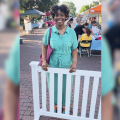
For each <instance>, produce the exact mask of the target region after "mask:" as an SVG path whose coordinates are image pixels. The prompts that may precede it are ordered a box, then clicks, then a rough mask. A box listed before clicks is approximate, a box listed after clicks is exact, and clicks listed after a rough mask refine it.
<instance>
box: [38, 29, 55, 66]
mask: <svg viewBox="0 0 120 120" xmlns="http://www.w3.org/2000/svg"><path fill="white" fill-rule="evenodd" d="M51 31H52V28H50V31H49V38H48V47H47V56H46V62H47V63H48V64H49V58H50V55H51V53H52V51H53V49H52V48H51V47H50V38H51ZM39 65H40V66H42V53H41V55H40V64H39Z"/></svg>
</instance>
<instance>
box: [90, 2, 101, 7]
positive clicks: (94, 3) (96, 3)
mask: <svg viewBox="0 0 120 120" xmlns="http://www.w3.org/2000/svg"><path fill="white" fill-rule="evenodd" d="M97 5H99V2H98V1H93V2H92V3H91V4H90V8H91V7H94V6H97Z"/></svg>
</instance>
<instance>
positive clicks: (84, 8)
mask: <svg viewBox="0 0 120 120" xmlns="http://www.w3.org/2000/svg"><path fill="white" fill-rule="evenodd" d="M89 9H90V7H89V5H84V6H82V8H81V10H80V12H79V13H82V12H84V11H87V10H89Z"/></svg>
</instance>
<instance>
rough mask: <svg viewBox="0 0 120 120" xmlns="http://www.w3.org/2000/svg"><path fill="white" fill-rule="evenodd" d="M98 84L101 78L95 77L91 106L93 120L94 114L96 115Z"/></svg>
mask: <svg viewBox="0 0 120 120" xmlns="http://www.w3.org/2000/svg"><path fill="white" fill-rule="evenodd" d="M98 84H99V78H98V77H95V78H94V82H93V89H92V97H91V105H90V118H93V119H94V113H95V105H96V99H97V91H98Z"/></svg>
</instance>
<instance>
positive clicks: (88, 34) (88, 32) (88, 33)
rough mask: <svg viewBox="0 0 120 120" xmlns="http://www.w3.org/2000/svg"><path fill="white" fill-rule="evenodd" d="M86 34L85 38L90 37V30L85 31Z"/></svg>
mask: <svg viewBox="0 0 120 120" xmlns="http://www.w3.org/2000/svg"><path fill="white" fill-rule="evenodd" d="M86 33H87V36H88V37H89V36H90V34H91V31H90V29H87V30H86Z"/></svg>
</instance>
